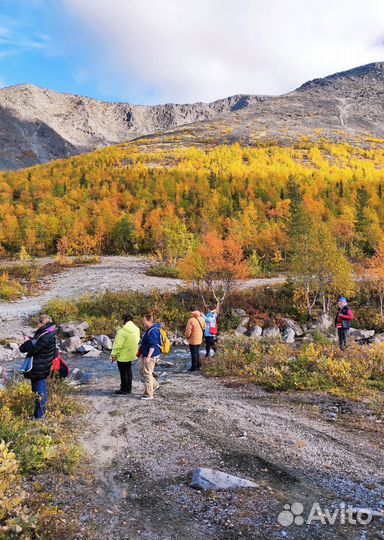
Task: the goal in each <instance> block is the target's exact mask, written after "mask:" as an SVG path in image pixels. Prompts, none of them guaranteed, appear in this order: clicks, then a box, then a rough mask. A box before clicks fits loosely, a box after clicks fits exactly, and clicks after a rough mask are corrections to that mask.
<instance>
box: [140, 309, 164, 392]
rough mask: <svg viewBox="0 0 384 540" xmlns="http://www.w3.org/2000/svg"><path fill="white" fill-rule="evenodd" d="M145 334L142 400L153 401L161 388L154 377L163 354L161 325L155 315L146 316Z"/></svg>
mask: <svg viewBox="0 0 384 540" xmlns="http://www.w3.org/2000/svg"><path fill="white" fill-rule="evenodd" d="M143 322H144V327H145V332H144V334H143V337H142V338H141V344H140V349H141V358H140V368H139V370H140V375H141V377H142V379H143V380H144V387H145V388H144V394H143V396H142V397H141V399H144V400H149V399H153V393H154V391H155V390H157V389H158V388H159V386H160V385H158V384H157V383H156V382H155V379H154V377H153V370H154V369H155V366H156V362H157V361H158V359H159V357H160V353H161V335H160V328H161V325H160V324H158V323H156V322H155V320H154V317H153V315H144V321H143Z"/></svg>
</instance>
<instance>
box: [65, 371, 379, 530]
mask: <svg viewBox="0 0 384 540" xmlns="http://www.w3.org/2000/svg"><path fill="white" fill-rule="evenodd" d="M160 380H161V381H162V384H161V387H160V389H159V390H158V392H157V394H156V397H155V399H154V400H153V401H150V402H143V401H140V400H139V399H138V398H139V396H140V393H141V391H142V387H141V383H140V382H139V381H137V382H135V383H134V393H133V395H131V396H114V395H113V394H112V391H113V389H114V388H116V386H117V376H116V377H115V378H111V377H110V378H104V379H100V380H99V381H95V382H94V383H93V384H91V385H89V386H85V387H81V389H80V396H81V397H82V398H83V399H84V400H85V402H86V403H87V405H88V411H89V412H88V415H87V417H86V419H85V421H84V429H83V432H82V442H83V444H84V446H85V448H86V450H87V451H88V454H89V456H90V458H89V464H88V476H87V479H84V480H83V481H81V482H79V481H74V480H66V481H65V482H64V483H63V484H62V485H61V486H60V488H59V493H58V498H59V503H60V505H63V506H65V508H66V510H67V511H70V508H71V507H74V508H77V510H79V509H80V512H81V515H82V518H81V523H82V525H81V527H84V528H85V527H88V528H91V529H92V530H94V531H95V535H96V539H99V540H112V539H113V540H125V539H127V540H128V539H129V540H136V539H137V540H138V539H140V540H145V539H148V540H168V539H172V540H179V539H180V540H197V539H204V540H207V539H208V540H210V539H212V540H213V539H215V540H224V539H225V540H227V539H241V538H246V539H267V538H268V539H279V538H290V539H294V540H300V539H303V540H304V539H306V540H307V539H350V540H355V539H356V540H357V539H359V540H360V539H368V538H369V539H371V538H378V539H379V538H384V523H383V521H382V520H381V519H380V518H379V517H375V518H374V519H373V521H372V522H371V523H370V524H369V525H366V526H364V525H357V524H355V525H353V524H350V523H347V524H345V525H341V524H340V521H339V520H337V521H336V523H335V524H334V525H330V524H328V523H327V524H321V523H319V521H318V520H317V521H315V522H313V523H312V524H305V523H304V524H302V525H295V524H292V525H281V524H280V523H279V521H278V516H279V514H280V512H281V511H282V510H283V509H284V505H287V504H288V505H292V504H293V503H295V502H296V503H297V502H298V503H302V504H303V506H304V512H303V516H304V517H305V518H306V517H307V516H308V513H309V511H310V508H311V507H312V505H313V503H315V502H317V503H319V504H320V506H321V508H322V509H323V510H325V509H329V511H331V512H333V511H334V510H335V509H337V508H339V505H340V503H342V502H344V503H345V504H347V505H351V506H353V507H370V508H372V509H374V510H380V509H382V508H383V506H384V473H383V469H382V463H383V449H384V442H383V441H384V439H383V425H382V424H381V423H378V422H377V419H375V417H374V416H373V415H369V414H368V408H367V406H364V405H353V406H352V407H351V406H350V405H348V406H346V404H343V403H341V402H340V401H338V400H330V399H329V398H327V397H325V396H321V395H318V396H313V395H304V394H302V395H301V396H300V397H298V396H295V395H288V394H283V393H282V394H278V393H274V394H270V393H267V392H265V391H262V390H260V389H259V388H256V387H254V386H252V385H247V386H238V385H237V384H234V381H220V380H216V379H209V378H206V377H204V376H202V375H200V374H197V375H195V374H193V375H191V374H188V373H186V372H185V371H184V370H183V371H179V372H171V373H169V374H168V375H166V376H165V377H162V378H161V379H160ZM331 406H333V407H337V409H338V410H339V411H340V414H339V415H338V418H337V421H336V422H332V423H331V422H329V421H327V418H326V415H325V414H324V412H325V411H327V410H328V409H329V408H330V407H331ZM197 467H211V468H213V469H217V470H220V471H224V472H227V473H230V474H234V475H238V476H240V477H243V478H246V479H249V480H253V481H255V482H256V483H257V484H258V487H256V488H243V489H238V490H228V491H212V492H203V491H199V490H195V489H192V488H191V487H190V482H191V477H192V472H193V471H194V469H195V468H197ZM56 489H58V488H56ZM81 527H80V532H79V537H80V538H82V537H83V534H84V533H83V532H81Z"/></svg>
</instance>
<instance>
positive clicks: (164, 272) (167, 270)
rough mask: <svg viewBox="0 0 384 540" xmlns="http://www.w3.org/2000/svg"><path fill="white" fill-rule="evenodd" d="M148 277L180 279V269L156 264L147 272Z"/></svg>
mask: <svg viewBox="0 0 384 540" xmlns="http://www.w3.org/2000/svg"><path fill="white" fill-rule="evenodd" d="M146 274H147V276H155V277H164V278H180V271H179V269H178V268H174V267H173V266H168V265H166V264H155V265H154V266H151V267H150V268H148V270H147V271H146Z"/></svg>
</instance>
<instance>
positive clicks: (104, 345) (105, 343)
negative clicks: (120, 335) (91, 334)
mask: <svg viewBox="0 0 384 540" xmlns="http://www.w3.org/2000/svg"><path fill="white" fill-rule="evenodd" d="M96 340H97V345H98V347H99V348H101V349H105V350H107V351H111V350H112V341H111V339H110V338H109V337H108V336H105V335H101V336H96Z"/></svg>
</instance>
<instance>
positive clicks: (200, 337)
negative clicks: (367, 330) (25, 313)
mask: <svg viewBox="0 0 384 540" xmlns="http://www.w3.org/2000/svg"><path fill="white" fill-rule="evenodd" d="M217 316H218V310H217V309H212V310H210V311H209V312H208V313H207V314H206V315H204V314H203V313H201V312H200V311H198V310H197V309H196V308H194V307H193V308H191V309H190V318H189V320H188V322H187V326H186V330H185V337H186V339H187V340H188V344H189V349H190V353H191V367H190V368H189V371H190V372H193V371H199V370H200V368H201V359H200V349H201V346H202V344H203V341H204V340H205V357H206V358H207V357H209V356H210V354H211V350H213V351H215V341H216V336H217V332H218V322H217ZM352 319H353V312H352V310H351V308H350V307H349V305H348V302H347V299H346V298H345V297H341V298H340V299H339V303H338V311H337V314H336V319H335V326H336V328H337V331H338V337H339V345H340V348H341V349H345V348H346V346H347V335H348V330H349V328H350V326H351V321H352ZM122 322H123V325H122V327H121V328H120V329H119V330H118V331H117V334H116V337H115V340H114V344H113V349H112V352H111V361H112V362H117V366H118V369H119V373H120V389H119V390H116V391H115V393H116V394H130V393H131V392H132V362H133V361H135V360H137V359H139V373H140V376H141V378H142V381H143V382H144V393H143V395H142V396H141V399H142V400H152V399H153V396H154V392H155V391H156V390H157V389H158V388H159V384H158V383H157V381H156V379H155V377H154V375H153V372H154V369H155V366H156V363H157V362H158V360H159V357H160V354H161V352H162V348H163V340H164V333H163V330H162V329H161V324H160V323H158V322H156V320H155V318H154V316H153V315H152V314H147V315H144V317H143V326H144V333H143V335H142V336H141V335H140V329H139V327H138V326H137V325H136V324H135V323H134V322H133V317H132V315H130V314H126V315H124V317H123V320H122ZM19 350H20V352H22V353H25V354H26V355H27V357H29V358H30V359H31V360H32V362H31V368H30V369H29V370H28V371H27V372H25V373H24V376H25V377H26V378H28V379H30V380H31V383H32V391H33V392H34V393H35V395H36V401H35V411H34V418H36V419H41V418H44V416H45V413H46V405H47V398H48V390H47V379H48V377H49V376H50V374H51V373H52V370H53V366H54V363H55V361H56V360H57V358H58V357H59V350H58V348H57V344H56V326H55V325H54V324H53V322H52V319H51V318H50V317H49V316H48V315H45V314H44V315H41V316H40V317H39V318H38V322H37V330H36V332H35V333H34V335H33V337H28V336H24V341H23V343H22V345H21V346H20V349H19Z"/></svg>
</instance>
